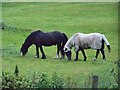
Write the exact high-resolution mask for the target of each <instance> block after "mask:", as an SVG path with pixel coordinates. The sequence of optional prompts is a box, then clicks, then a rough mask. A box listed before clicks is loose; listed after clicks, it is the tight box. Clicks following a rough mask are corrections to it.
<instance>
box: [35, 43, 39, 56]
mask: <svg viewBox="0 0 120 90" xmlns="http://www.w3.org/2000/svg"><path fill="white" fill-rule="evenodd" d="M35 57H36V58H39V48H38V46H37V45H36V55H35Z"/></svg>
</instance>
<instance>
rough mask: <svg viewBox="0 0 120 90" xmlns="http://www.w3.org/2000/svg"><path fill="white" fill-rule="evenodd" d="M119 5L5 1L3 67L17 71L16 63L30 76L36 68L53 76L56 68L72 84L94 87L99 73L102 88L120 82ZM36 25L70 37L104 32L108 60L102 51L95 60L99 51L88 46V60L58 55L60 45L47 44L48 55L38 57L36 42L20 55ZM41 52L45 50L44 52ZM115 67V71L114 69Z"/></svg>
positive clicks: (3, 15)
mask: <svg viewBox="0 0 120 90" xmlns="http://www.w3.org/2000/svg"><path fill="white" fill-rule="evenodd" d="M117 15H118V7H117V3H85V2H84V3H52V2H51V3H42V2H39V3H2V20H3V21H4V22H5V24H6V28H5V29H4V30H2V70H3V71H5V72H10V73H14V69H15V66H16V65H17V66H18V68H19V74H20V75H25V76H26V77H29V76H30V75H32V74H33V73H34V72H44V73H46V74H47V75H48V76H49V77H51V75H52V74H53V73H54V72H56V73H57V74H58V75H59V76H61V77H64V78H65V80H66V82H67V80H71V81H70V82H71V84H72V85H71V87H76V88H84V87H85V83H87V85H86V87H87V88H90V87H91V76H92V75H98V76H99V82H98V83H99V88H102V87H107V86H108V87H109V88H113V87H114V86H117V64H116V63H115V62H116V61H117V60H118V27H117V26H118V22H117V20H118V16H117ZM36 29H41V30H42V31H44V32H49V31H54V30H57V31H61V32H64V33H66V35H67V36H68V38H70V37H71V36H72V35H73V34H75V33H77V32H82V33H92V32H99V33H102V34H104V35H105V36H106V37H107V39H108V41H109V42H110V45H111V52H110V53H109V52H108V50H107V47H106V46H105V53H106V62H103V61H102V55H101V53H100V55H99V56H98V59H97V61H96V62H94V63H93V62H92V61H93V58H94V56H95V53H96V51H94V50H90V49H89V50H85V53H86V56H87V61H86V62H84V61H83V56H82V54H81V52H80V53H79V60H78V61H76V62H75V61H74V58H75V53H74V50H73V49H72V60H71V61H68V60H67V58H65V59H54V56H55V54H56V46H51V47H43V48H44V52H45V54H46V58H47V59H45V60H44V59H40V58H39V59H36V58H34V55H35V46H34V45H32V46H31V47H30V48H29V51H28V53H27V55H26V56H25V57H21V56H20V47H21V45H22V44H23V42H24V40H25V39H26V37H27V36H28V35H29V34H30V33H31V32H32V31H35V30H36ZM40 56H41V53H40ZM113 69H114V72H111V71H112V70H113Z"/></svg>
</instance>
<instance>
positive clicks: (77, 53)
mask: <svg viewBox="0 0 120 90" xmlns="http://www.w3.org/2000/svg"><path fill="white" fill-rule="evenodd" d="M78 55H79V51H77V52H76V58H75V60H74V61H78Z"/></svg>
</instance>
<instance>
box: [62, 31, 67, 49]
mask: <svg viewBox="0 0 120 90" xmlns="http://www.w3.org/2000/svg"><path fill="white" fill-rule="evenodd" d="M62 34H63V37H64V39H63V43H62V47H64V45H65V44H66V42H67V41H68V37H67V35H66V34H65V33H62Z"/></svg>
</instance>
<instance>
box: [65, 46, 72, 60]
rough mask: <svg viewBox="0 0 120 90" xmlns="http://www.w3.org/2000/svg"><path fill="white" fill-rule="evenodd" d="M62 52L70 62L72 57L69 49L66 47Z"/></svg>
mask: <svg viewBox="0 0 120 90" xmlns="http://www.w3.org/2000/svg"><path fill="white" fill-rule="evenodd" d="M64 52H65V54H66V56H67V58H68V60H71V56H72V53H71V49H70V48H69V47H67V46H66V45H65V47H64Z"/></svg>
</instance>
